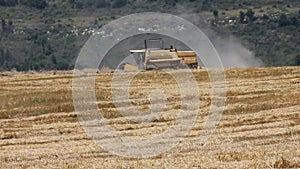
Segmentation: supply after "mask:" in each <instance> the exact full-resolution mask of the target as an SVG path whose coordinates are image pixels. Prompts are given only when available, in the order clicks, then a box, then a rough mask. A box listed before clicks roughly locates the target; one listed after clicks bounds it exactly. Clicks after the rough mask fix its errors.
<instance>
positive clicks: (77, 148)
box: [0, 67, 300, 169]
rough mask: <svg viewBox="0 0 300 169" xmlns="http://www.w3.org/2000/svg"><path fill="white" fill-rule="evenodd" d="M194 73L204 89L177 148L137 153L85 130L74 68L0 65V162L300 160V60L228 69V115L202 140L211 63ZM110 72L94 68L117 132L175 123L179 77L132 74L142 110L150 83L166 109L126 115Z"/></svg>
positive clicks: (257, 163)
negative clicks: (116, 150)
mask: <svg viewBox="0 0 300 169" xmlns="http://www.w3.org/2000/svg"><path fill="white" fill-rule="evenodd" d="M216 71H218V70H216ZM126 74H127V73H124V76H126ZM175 75H176V76H183V75H184V73H182V71H180V70H178V72H175ZM193 75H194V76H195V78H196V80H197V82H198V83H197V84H198V88H199V95H200V97H201V102H200V105H199V113H198V116H197V120H196V122H195V124H194V125H193V128H192V129H191V130H190V131H189V133H188V134H187V136H186V137H185V138H184V139H183V140H182V141H181V142H180V143H178V144H177V145H176V146H175V147H174V148H173V149H171V150H169V151H167V152H165V153H162V154H158V155H156V156H154V157H151V158H145V159H136V158H126V157H120V156H117V155H114V154H111V153H110V152H108V151H106V150H104V149H102V148H101V147H99V146H98V145H96V144H95V143H94V142H93V140H92V139H91V138H90V137H89V136H88V135H87V134H86V133H85V132H84V130H83V128H82V127H81V125H80V123H79V120H78V118H77V113H76V112H75V111H74V106H73V99H72V78H73V74H72V72H57V73H55V74H54V73H53V72H42V73H12V72H7V73H2V74H1V76H0V101H1V104H0V168H117V169H118V168H299V167H300V90H299V89H300V67H281V68H247V69H246V68H245V69H227V70H226V71H225V75H226V86H227V90H226V103H225V105H226V106H225V108H224V112H223V116H222V119H221V121H220V122H219V124H218V127H217V128H216V130H215V132H214V133H213V134H212V135H211V137H209V139H208V140H207V141H206V142H205V144H203V145H202V144H201V145H200V144H197V140H198V139H199V135H200V133H201V130H202V129H203V123H204V118H205V117H206V115H207V113H208V110H209V107H210V105H211V95H210V87H211V86H210V81H209V78H208V74H207V71H206V70H193ZM112 79H113V73H110V72H108V73H97V75H96V81H95V89H96V91H95V92H96V97H97V104H98V106H99V107H100V112H99V113H101V114H102V115H103V116H104V117H105V118H106V119H107V121H108V123H109V125H110V126H111V127H112V128H114V129H115V130H116V131H118V132H119V133H120V134H122V135H124V136H129V137H144V136H148V135H149V136H151V135H153V134H160V133H162V132H163V131H165V130H166V129H167V128H169V127H170V126H171V125H172V124H173V122H174V119H175V118H176V117H175V116H174V111H176V110H179V109H180V108H181V106H182V105H181V103H180V95H179V90H178V85H177V84H176V81H175V80H174V78H172V77H171V76H169V75H168V74H166V73H164V72H161V71H150V72H141V73H139V74H138V75H137V76H135V78H134V79H133V80H132V81H131V83H130V87H129V89H128V92H129V95H130V102H131V104H132V105H133V106H136V107H137V108H138V109H139V110H147V109H149V106H150V102H149V100H147V97H148V96H149V94H150V92H151V90H153V89H155V88H159V89H163V90H164V92H165V94H166V107H165V109H164V110H165V112H163V113H162V114H161V116H159V117H158V118H157V119H156V120H154V121H151V122H147V123H135V122H131V121H129V120H126V119H124V118H122V115H121V114H120V113H119V112H118V111H117V109H116V107H115V105H114V102H113V101H112V93H111V90H112V86H111V81H112ZM119 85H122V84H119ZM104 139H105V138H104Z"/></svg>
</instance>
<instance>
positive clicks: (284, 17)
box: [278, 13, 290, 27]
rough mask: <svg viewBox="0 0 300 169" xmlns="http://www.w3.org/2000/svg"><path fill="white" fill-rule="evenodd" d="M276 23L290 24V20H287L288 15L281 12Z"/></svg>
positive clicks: (280, 24)
mask: <svg viewBox="0 0 300 169" xmlns="http://www.w3.org/2000/svg"><path fill="white" fill-rule="evenodd" d="M278 24H279V26H280V27H284V26H288V25H289V24H290V21H289V19H288V17H287V16H286V14H284V13H282V14H281V15H280V16H279V19H278Z"/></svg>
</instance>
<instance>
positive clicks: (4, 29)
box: [1, 18, 6, 32]
mask: <svg viewBox="0 0 300 169" xmlns="http://www.w3.org/2000/svg"><path fill="white" fill-rule="evenodd" d="M1 27H2V32H5V31H6V21H5V19H3V18H2V19H1Z"/></svg>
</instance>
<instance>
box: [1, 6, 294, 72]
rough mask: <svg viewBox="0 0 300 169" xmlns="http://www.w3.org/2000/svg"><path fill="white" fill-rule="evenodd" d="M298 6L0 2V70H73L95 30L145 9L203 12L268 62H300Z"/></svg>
mask: <svg viewBox="0 0 300 169" xmlns="http://www.w3.org/2000/svg"><path fill="white" fill-rule="evenodd" d="M299 7H300V3H299V1H298V0H264V1H260V0H250V1H244V0H243V1H238V0H221V1H217V0H162V1H160V0H112V1H109V0H0V18H1V27H0V70H11V69H17V70H51V69H59V70H66V69H72V68H73V66H74V63H75V59H76V57H77V55H78V52H79V51H80V49H81V47H82V46H83V44H84V43H85V41H86V40H87V39H88V38H89V36H90V35H91V34H92V32H93V31H95V30H96V29H99V28H101V26H103V25H104V24H106V23H108V22H109V21H111V20H114V19H116V18H119V17H121V16H124V15H127V14H131V13H136V12H147V11H153V12H167V13H171V14H176V15H182V14H185V13H186V14H190V13H192V14H196V15H199V16H204V18H205V20H206V21H207V22H205V23H206V25H207V26H209V27H210V28H212V29H214V30H215V32H217V33H219V35H223V34H224V32H227V34H230V35H233V36H234V37H236V38H238V39H240V40H241V42H242V43H243V44H244V45H245V46H246V47H247V48H249V49H250V50H251V51H252V52H253V53H254V54H255V56H256V57H258V58H260V59H261V60H262V61H263V62H264V63H265V65H267V66H283V65H300V55H299V53H300V48H299V47H298V45H299V42H300V34H299V32H300V11H299ZM187 19H188V18H187ZM192 22H193V21H192ZM195 24H196V25H197V23H195Z"/></svg>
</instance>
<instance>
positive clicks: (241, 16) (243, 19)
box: [240, 11, 246, 23]
mask: <svg viewBox="0 0 300 169" xmlns="http://www.w3.org/2000/svg"><path fill="white" fill-rule="evenodd" d="M245 17H246V14H245V12H243V11H240V23H245Z"/></svg>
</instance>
